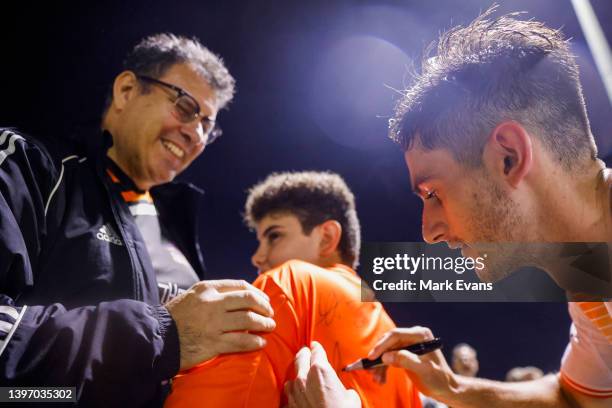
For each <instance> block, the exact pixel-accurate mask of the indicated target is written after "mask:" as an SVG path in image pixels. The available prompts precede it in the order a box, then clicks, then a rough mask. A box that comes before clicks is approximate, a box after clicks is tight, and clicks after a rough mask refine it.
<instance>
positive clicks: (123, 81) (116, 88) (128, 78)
mask: <svg viewBox="0 0 612 408" xmlns="http://www.w3.org/2000/svg"><path fill="white" fill-rule="evenodd" d="M139 92H140V88H139V84H138V78H136V75H135V74H134V73H133V72H132V71H123V72H122V73H120V74H119V75H117V77H116V78H115V82H113V101H112V104H111V108H114V109H116V110H118V111H122V110H123V109H124V108H125V105H126V104H127V103H128V101H129V100H130V99H132V97H134V96H135V95H136V94H138V93H139Z"/></svg>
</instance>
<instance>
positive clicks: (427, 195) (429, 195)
mask: <svg viewBox="0 0 612 408" xmlns="http://www.w3.org/2000/svg"><path fill="white" fill-rule="evenodd" d="M431 198H438V195H437V194H436V190H431V191H426V192H425V199H426V200H429V199H431Z"/></svg>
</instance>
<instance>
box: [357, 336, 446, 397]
mask: <svg viewBox="0 0 612 408" xmlns="http://www.w3.org/2000/svg"><path fill="white" fill-rule="evenodd" d="M433 338H434V336H433V334H432V333H431V330H429V329H428V328H426V327H420V326H415V327H411V328H408V329H403V328H402V329H400V328H398V329H393V330H391V331H390V332H388V333H386V334H385V335H384V336H383V337H382V338H381V339H380V340H379V341H378V343H377V344H376V345H375V346H374V348H373V349H372V351H370V354H368V358H370V359H372V360H373V359H375V358H377V357H379V356H380V355H382V356H383V362H384V363H385V364H388V365H392V366H395V367H400V368H404V369H406V370H408V375H409V376H410V378H411V379H412V381H413V382H414V383H415V384H416V385H417V387H418V388H419V389H421V390H422V391H423V392H424V393H425V394H427V395H429V396H431V397H433V398H436V399H439V400H442V401H444V400H446V399H447V397H449V396H450V395H451V394H452V393H453V391H454V389H455V388H456V387H457V380H456V378H455V374H454V373H453V372H452V370H451V369H450V367H449V366H448V363H447V362H446V360H445V359H444V355H443V354H442V352H441V351H440V350H436V351H434V352H431V353H427V354H424V355H422V356H418V355H416V354H414V353H411V352H409V351H406V350H398V349H400V348H402V347H406V346H409V345H411V344H415V343H421V342H424V341H428V340H433Z"/></svg>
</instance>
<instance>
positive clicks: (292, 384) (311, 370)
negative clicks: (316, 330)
mask: <svg viewBox="0 0 612 408" xmlns="http://www.w3.org/2000/svg"><path fill="white" fill-rule="evenodd" d="M310 346H311V348H312V352H311V350H310V349H309V348H308V347H303V348H302V349H301V350H300V351H298V353H297V354H296V356H295V371H296V379H295V380H294V381H288V382H287V383H286V384H285V393H286V394H287V398H288V400H289V407H290V408H328V407H333V408H336V407H338V408H361V400H360V399H359V395H357V393H356V392H355V390H347V389H346V388H344V385H342V383H341V382H340V378H338V375H337V374H336V372H335V371H334V369H333V368H332V366H331V365H330V364H329V361H328V360H327V354H326V353H325V350H324V349H323V347H322V346H321V345H320V344H319V343H317V342H316V341H313V342H312V344H311V345H310Z"/></svg>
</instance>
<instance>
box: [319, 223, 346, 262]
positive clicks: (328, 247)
mask: <svg viewBox="0 0 612 408" xmlns="http://www.w3.org/2000/svg"><path fill="white" fill-rule="evenodd" d="M318 228H319V229H320V232H321V242H320V243H319V253H320V255H321V257H323V258H325V257H328V256H331V255H332V254H333V253H334V251H337V250H338V245H340V238H341V237H342V226H341V225H340V223H339V222H338V221H336V220H328V221H325V222H324V223H323V224H321V225H319V226H318Z"/></svg>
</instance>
